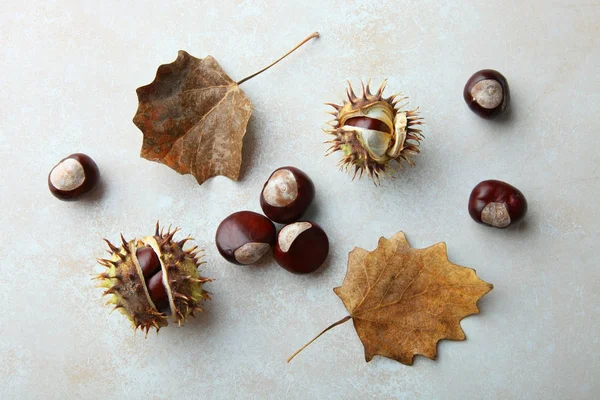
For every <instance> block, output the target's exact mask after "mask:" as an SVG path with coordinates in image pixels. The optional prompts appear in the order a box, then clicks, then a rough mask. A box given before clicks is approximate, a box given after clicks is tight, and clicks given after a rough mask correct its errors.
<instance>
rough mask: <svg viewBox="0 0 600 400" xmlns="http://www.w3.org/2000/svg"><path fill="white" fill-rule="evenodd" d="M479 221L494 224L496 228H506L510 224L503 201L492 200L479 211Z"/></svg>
mask: <svg viewBox="0 0 600 400" xmlns="http://www.w3.org/2000/svg"><path fill="white" fill-rule="evenodd" d="M481 222H483V223H484V224H488V225H492V226H495V227H496V228H506V227H507V226H508V225H510V215H509V214H508V210H507V209H506V204H505V203H498V202H492V203H488V205H487V206H485V207H484V208H483V211H481Z"/></svg>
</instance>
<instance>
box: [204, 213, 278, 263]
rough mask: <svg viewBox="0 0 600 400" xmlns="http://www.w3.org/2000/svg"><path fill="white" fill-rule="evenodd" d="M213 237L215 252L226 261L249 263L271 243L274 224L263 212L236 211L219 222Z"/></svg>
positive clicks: (266, 249)
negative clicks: (216, 250) (217, 251)
mask: <svg viewBox="0 0 600 400" xmlns="http://www.w3.org/2000/svg"><path fill="white" fill-rule="evenodd" d="M215 241H216V243H217V249H218V250H219V253H221V255H222V256H223V257H224V258H225V259H226V260H227V261H229V262H232V263H234V264H242V265H247V264H253V263H255V262H257V261H258V260H259V259H260V258H261V257H262V256H263V255H265V253H267V252H268V251H269V249H270V248H271V247H272V246H273V244H274V243H275V225H274V224H273V222H271V221H270V220H269V219H268V218H267V217H265V216H264V215H261V214H258V213H255V212H252V211H239V212H236V213H233V214H231V215H230V216H228V217H227V218H225V219H224V220H223V221H222V222H221V224H220V225H219V227H218V228H217V234H216V236H215Z"/></svg>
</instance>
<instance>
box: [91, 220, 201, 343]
mask: <svg viewBox="0 0 600 400" xmlns="http://www.w3.org/2000/svg"><path fill="white" fill-rule="evenodd" d="M178 231H179V228H176V229H174V230H173V231H171V229H170V228H169V229H168V230H167V232H166V233H164V229H162V228H160V227H159V224H158V222H157V223H156V231H155V233H154V235H153V236H146V237H143V238H141V239H134V240H130V241H127V240H125V238H124V237H123V235H121V246H120V247H117V246H115V245H113V244H112V243H111V242H110V241H108V240H107V239H104V240H105V241H106V243H107V244H108V248H109V253H110V254H111V257H110V258H108V259H98V263H99V264H100V265H102V266H104V267H106V268H107V269H108V270H107V271H106V272H104V273H101V274H99V275H96V277H95V278H94V279H98V280H100V281H101V282H100V283H99V284H98V287H102V288H105V289H106V290H105V291H104V295H105V296H110V298H109V300H108V302H107V303H106V304H107V305H109V304H112V305H114V308H113V311H114V310H119V311H120V312H121V313H122V314H123V315H125V316H126V317H127V318H129V320H130V321H131V323H132V324H133V327H134V329H135V330H137V329H138V328H140V329H141V330H142V331H145V332H146V335H148V331H149V330H150V329H151V328H156V331H157V332H158V331H159V330H160V328H162V327H164V326H167V325H168V321H167V316H168V315H167V314H166V313H164V312H159V311H158V309H157V307H156V305H155V304H154V302H153V301H152V298H151V296H150V292H149V290H148V286H147V285H146V281H145V279H144V275H143V272H142V268H141V267H140V264H139V261H138V259H137V256H136V252H137V250H138V249H140V248H142V247H144V246H150V247H151V248H152V250H154V252H155V253H156V255H157V256H158V259H159V261H160V267H161V271H162V274H163V280H162V282H163V285H164V286H165V290H166V292H167V296H168V298H169V309H170V311H171V315H172V316H173V319H174V320H175V321H177V323H178V324H179V325H180V326H181V324H182V323H183V322H184V321H185V320H186V319H187V318H188V317H190V316H191V317H195V315H194V312H195V311H202V309H201V308H200V303H201V302H202V301H203V300H207V299H210V296H209V294H208V292H206V291H204V289H203V288H202V286H203V284H204V283H206V282H210V281H211V280H210V279H208V278H203V277H201V276H200V274H199V272H198V267H199V266H200V265H201V264H204V262H201V261H200V259H201V258H202V256H203V255H202V254H201V250H198V249H197V246H194V247H192V248H191V249H187V250H183V245H184V244H185V243H186V242H187V241H189V240H192V239H191V238H190V237H187V238H185V239H183V240H180V241H178V242H176V241H174V240H173V236H174V235H175V233H177V232H178Z"/></svg>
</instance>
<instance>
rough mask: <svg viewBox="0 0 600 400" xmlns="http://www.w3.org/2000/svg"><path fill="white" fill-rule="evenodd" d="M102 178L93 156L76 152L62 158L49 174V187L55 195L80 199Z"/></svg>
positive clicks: (60, 197) (69, 199)
mask: <svg viewBox="0 0 600 400" xmlns="http://www.w3.org/2000/svg"><path fill="white" fill-rule="evenodd" d="M99 179H100V171H99V170H98V166H97V165H96V163H95V162H94V160H92V159H91V157H89V156H87V155H85V154H83V153H75V154H71V155H70V156H68V157H66V158H63V159H62V160H60V162H59V163H58V164H56V165H55V166H54V167H53V168H52V169H51V170H50V173H49V174H48V187H49V188H50V193H52V194H53V195H54V197H56V198H59V199H61V200H66V201H71V200H78V199H79V198H80V197H81V196H83V195H84V194H86V193H88V192H89V191H91V190H92V189H93V188H94V187H95V186H96V184H97V183H98V181H99Z"/></svg>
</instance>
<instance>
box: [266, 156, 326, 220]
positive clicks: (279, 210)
mask: <svg viewBox="0 0 600 400" xmlns="http://www.w3.org/2000/svg"><path fill="white" fill-rule="evenodd" d="M314 198H315V185H314V184H313V182H312V180H311V179H310V178H309V177H308V175H306V174H305V173H304V172H303V171H301V170H299V169H298V168H295V167H289V166H288V167H281V168H278V169H276V170H275V171H273V173H272V174H271V176H269V179H267V181H266V182H265V184H264V186H263V190H262V192H261V193H260V206H261V208H262V210H263V212H264V213H265V215H266V216H267V217H268V218H269V219H271V220H272V221H275V222H277V223H280V224H287V223H290V222H294V221H297V220H299V219H300V218H301V217H302V215H304V213H305V212H306V210H307V209H308V207H309V206H310V204H311V203H312V201H313V199H314Z"/></svg>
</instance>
